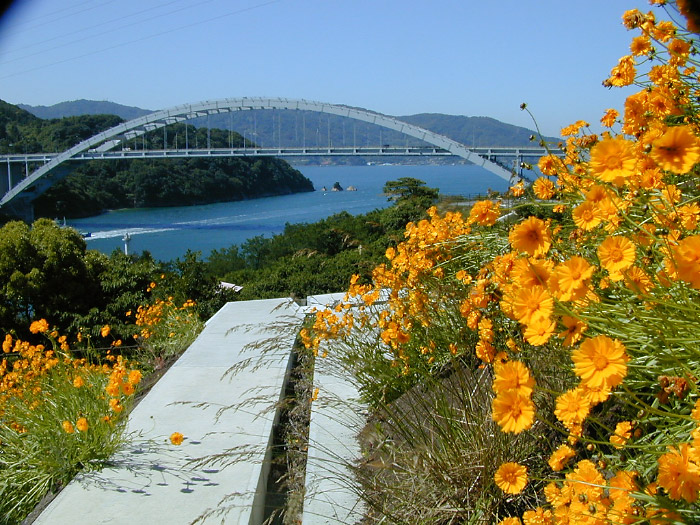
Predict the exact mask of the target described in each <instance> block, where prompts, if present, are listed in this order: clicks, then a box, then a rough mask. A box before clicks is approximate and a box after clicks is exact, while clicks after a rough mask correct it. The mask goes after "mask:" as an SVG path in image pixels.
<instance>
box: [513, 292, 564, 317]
mask: <svg viewBox="0 0 700 525" xmlns="http://www.w3.org/2000/svg"><path fill="white" fill-rule="evenodd" d="M510 303H511V309H512V312H513V315H514V316H515V318H516V319H517V320H518V321H520V322H521V323H523V324H528V323H530V321H531V320H532V318H533V317H535V316H541V317H547V318H548V317H549V316H550V315H551V314H552V310H553V308H554V300H553V299H552V296H551V295H549V293H548V292H547V290H546V289H545V288H544V286H531V287H529V288H519V289H518V291H517V292H516V294H515V296H514V297H513V298H512V300H511V301H510Z"/></svg>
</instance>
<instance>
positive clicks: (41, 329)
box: [29, 319, 49, 334]
mask: <svg viewBox="0 0 700 525" xmlns="http://www.w3.org/2000/svg"><path fill="white" fill-rule="evenodd" d="M29 331H30V332H31V333H33V334H38V333H42V334H43V333H45V332H48V331H49V323H47V322H46V319H39V320H38V321H34V322H33V323H32V324H30V325H29Z"/></svg>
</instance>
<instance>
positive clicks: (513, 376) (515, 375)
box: [493, 361, 535, 396]
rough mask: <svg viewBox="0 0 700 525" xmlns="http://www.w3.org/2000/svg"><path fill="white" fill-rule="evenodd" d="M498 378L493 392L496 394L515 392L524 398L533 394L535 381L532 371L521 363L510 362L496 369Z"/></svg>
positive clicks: (494, 381) (495, 380)
mask: <svg viewBox="0 0 700 525" xmlns="http://www.w3.org/2000/svg"><path fill="white" fill-rule="evenodd" d="M495 372H496V377H495V378H494V380H493V390H494V392H496V394H501V393H503V392H507V391H514V392H516V393H517V394H520V395H522V396H529V395H530V394H532V387H534V386H535V380H534V378H533V377H532V375H531V374H530V370H529V369H528V368H527V367H526V366H525V365H524V364H523V363H522V362H520V361H509V362H507V363H503V364H501V365H497V366H496V368H495Z"/></svg>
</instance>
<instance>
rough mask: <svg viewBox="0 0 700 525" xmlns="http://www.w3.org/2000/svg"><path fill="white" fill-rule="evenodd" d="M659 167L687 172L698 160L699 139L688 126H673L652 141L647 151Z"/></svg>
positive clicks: (681, 172)
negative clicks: (649, 149)
mask: <svg viewBox="0 0 700 525" xmlns="http://www.w3.org/2000/svg"><path fill="white" fill-rule="evenodd" d="M649 155H650V156H651V158H652V159H654V160H655V161H656V163H657V164H658V165H659V166H660V167H661V169H664V170H667V171H672V172H673V173H678V174H684V173H688V172H689V171H690V170H691V168H692V167H693V165H695V163H696V162H698V160H700V141H698V138H697V137H696V136H695V134H694V133H693V132H692V131H691V130H690V127H688V126H673V127H670V128H668V129H667V130H666V132H665V133H664V134H663V135H662V136H661V137H659V138H658V139H656V140H655V141H654V142H652V149H651V152H650V153H649Z"/></svg>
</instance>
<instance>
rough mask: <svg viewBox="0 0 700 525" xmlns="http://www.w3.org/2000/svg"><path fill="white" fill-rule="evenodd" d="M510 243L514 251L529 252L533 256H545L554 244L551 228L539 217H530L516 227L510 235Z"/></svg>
mask: <svg viewBox="0 0 700 525" xmlns="http://www.w3.org/2000/svg"><path fill="white" fill-rule="evenodd" d="M508 241H510V244H511V246H512V247H513V249H514V250H517V251H521V252H527V253H529V254H530V255H532V256H538V255H544V254H545V253H547V251H548V250H549V247H550V246H551V244H552V243H551V234H550V232H549V228H547V225H546V223H545V222H544V221H543V220H542V219H538V218H537V217H528V218H527V219H525V220H524V221H522V222H521V223H520V224H517V225H516V226H514V227H513V229H512V230H511V231H510V233H509V234H508Z"/></svg>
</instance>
